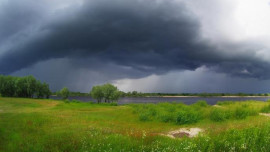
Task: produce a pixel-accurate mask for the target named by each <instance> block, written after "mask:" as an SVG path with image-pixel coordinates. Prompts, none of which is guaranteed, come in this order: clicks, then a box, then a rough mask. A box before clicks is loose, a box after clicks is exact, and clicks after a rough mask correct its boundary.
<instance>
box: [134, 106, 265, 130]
mask: <svg viewBox="0 0 270 152" xmlns="http://www.w3.org/2000/svg"><path fill="white" fill-rule="evenodd" d="M219 105H222V106H221V107H213V106H209V105H208V104H207V103H206V102H205V101H198V102H196V103H194V104H192V105H184V104H182V103H180V104H178V103H158V104H143V105H131V107H133V112H134V113H137V114H138V115H139V120H141V121H160V122H170V123H175V124H178V125H184V124H192V123H197V122H199V121H201V120H203V119H210V120H212V121H215V122H222V121H226V120H230V119H246V118H247V117H248V116H255V115H257V114H258V112H259V111H258V110H255V109H254V108H253V107H252V106H250V105H249V104H248V103H241V104H240V103H232V102H220V103H219ZM269 110H270V107H269ZM209 111H210V112H209Z"/></svg>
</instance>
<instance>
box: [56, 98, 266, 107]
mask: <svg viewBox="0 0 270 152" xmlns="http://www.w3.org/2000/svg"><path fill="white" fill-rule="evenodd" d="M51 99H60V98H59V97H56V96H51ZM68 99H69V100H72V99H75V100H79V101H82V102H89V101H94V102H95V101H96V100H95V99H92V98H91V97H82V96H76V97H69V98H68ZM269 99H270V97H124V98H120V99H119V101H118V104H120V105H122V104H129V103H159V102H182V103H184V104H188V105H189V104H193V103H195V102H197V101H199V100H205V101H206V102H207V103H208V104H210V105H214V104H216V103H217V102H218V101H247V100H256V101H267V100H269Z"/></svg>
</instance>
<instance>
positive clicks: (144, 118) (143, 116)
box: [139, 113, 150, 121]
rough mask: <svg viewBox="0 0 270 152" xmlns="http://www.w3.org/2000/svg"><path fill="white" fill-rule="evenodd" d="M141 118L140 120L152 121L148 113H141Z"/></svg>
mask: <svg viewBox="0 0 270 152" xmlns="http://www.w3.org/2000/svg"><path fill="white" fill-rule="evenodd" d="M139 120H140V121H150V115H149V114H148V113H140V114H139Z"/></svg>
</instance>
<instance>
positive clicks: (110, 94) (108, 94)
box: [102, 83, 120, 102]
mask: <svg viewBox="0 0 270 152" xmlns="http://www.w3.org/2000/svg"><path fill="white" fill-rule="evenodd" d="M102 89H103V94H104V100H105V102H111V101H117V100H118V98H119V97H120V94H119V91H118V89H117V87H116V86H114V85H112V84H109V83H107V84H104V85H103V86H102Z"/></svg>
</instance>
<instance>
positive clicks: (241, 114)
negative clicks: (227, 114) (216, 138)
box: [234, 108, 249, 119]
mask: <svg viewBox="0 0 270 152" xmlns="http://www.w3.org/2000/svg"><path fill="white" fill-rule="evenodd" d="M234 116H235V118H236V119H245V118H246V117H247V116H249V111H248V109H245V108H237V109H236V110H235V112H234Z"/></svg>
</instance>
